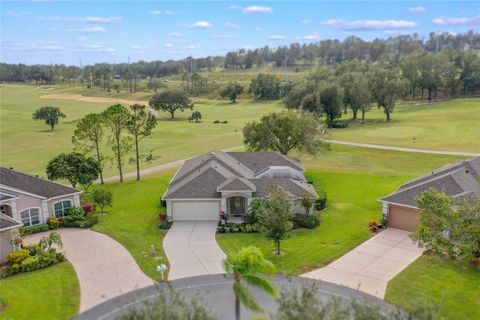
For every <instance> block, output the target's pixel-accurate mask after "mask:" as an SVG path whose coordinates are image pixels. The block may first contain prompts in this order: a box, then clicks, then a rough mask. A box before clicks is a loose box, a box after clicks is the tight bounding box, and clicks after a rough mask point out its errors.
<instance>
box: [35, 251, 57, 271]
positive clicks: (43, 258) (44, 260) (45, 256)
mask: <svg viewBox="0 0 480 320" xmlns="http://www.w3.org/2000/svg"><path fill="white" fill-rule="evenodd" d="M35 258H37V259H38V268H37V269H40V268H45V267H48V266H49V265H52V264H54V263H55V262H57V252H56V251H55V249H51V250H49V251H47V252H41V253H39V254H38V255H36V256H35Z"/></svg>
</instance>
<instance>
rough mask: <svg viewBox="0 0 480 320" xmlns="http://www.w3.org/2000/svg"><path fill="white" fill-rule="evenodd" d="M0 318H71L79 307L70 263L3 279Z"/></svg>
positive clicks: (78, 290)
mask: <svg viewBox="0 0 480 320" xmlns="http://www.w3.org/2000/svg"><path fill="white" fill-rule="evenodd" d="M1 289H2V290H1V293H0V301H1V303H3V304H4V310H3V311H2V312H1V313H0V318H2V319H15V320H21V319H59V320H61V319H65V320H66V319H71V318H73V317H74V316H75V315H76V314H77V313H78V308H79V306H80V285H79V282H78V278H77V275H76V273H75V270H74V269H73V266H72V265H71V264H70V262H68V261H67V262H63V263H60V264H57V265H54V266H52V267H48V268H45V269H41V270H36V271H31V272H27V273H21V274H18V275H15V276H11V277H9V278H7V279H3V280H2V284H1Z"/></svg>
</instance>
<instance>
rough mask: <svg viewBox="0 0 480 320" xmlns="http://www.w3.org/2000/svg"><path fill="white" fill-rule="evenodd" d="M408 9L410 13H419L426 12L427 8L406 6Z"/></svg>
mask: <svg viewBox="0 0 480 320" xmlns="http://www.w3.org/2000/svg"><path fill="white" fill-rule="evenodd" d="M408 11H410V12H411V13H421V12H427V8H426V7H423V6H417V7H412V8H408Z"/></svg>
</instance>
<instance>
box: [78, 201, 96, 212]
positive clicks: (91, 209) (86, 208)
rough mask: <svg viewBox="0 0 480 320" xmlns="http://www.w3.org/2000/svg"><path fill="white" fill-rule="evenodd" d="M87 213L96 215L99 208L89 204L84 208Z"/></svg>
mask: <svg viewBox="0 0 480 320" xmlns="http://www.w3.org/2000/svg"><path fill="white" fill-rule="evenodd" d="M82 209H83V211H85V213H94V212H95V211H96V210H97V206H96V205H95V204H93V203H87V204H84V205H83V206H82Z"/></svg>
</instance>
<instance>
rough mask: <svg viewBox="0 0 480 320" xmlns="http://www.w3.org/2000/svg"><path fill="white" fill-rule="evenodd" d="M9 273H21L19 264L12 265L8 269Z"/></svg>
mask: <svg viewBox="0 0 480 320" xmlns="http://www.w3.org/2000/svg"><path fill="white" fill-rule="evenodd" d="M10 271H11V272H12V273H19V272H20V271H22V267H21V266H20V264H18V263H14V264H12V266H11V267H10Z"/></svg>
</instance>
